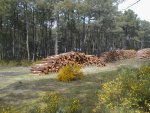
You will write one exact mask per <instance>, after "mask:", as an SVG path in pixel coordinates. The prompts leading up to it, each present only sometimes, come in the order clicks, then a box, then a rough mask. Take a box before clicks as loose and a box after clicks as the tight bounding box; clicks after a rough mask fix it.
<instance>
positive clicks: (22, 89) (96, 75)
mask: <svg viewBox="0 0 150 113" xmlns="http://www.w3.org/2000/svg"><path fill="white" fill-rule="evenodd" d="M145 62H147V60H126V61H119V62H115V63H110V64H108V66H106V67H104V68H95V67H94V68H93V67H90V68H89V67H88V68H85V69H83V71H84V73H85V76H84V78H83V79H82V80H78V81H73V82H69V83H64V82H58V81H57V80H56V74H49V75H47V76H35V75H31V74H30V73H29V72H28V71H27V70H28V69H29V68H26V69H24V68H21V67H20V68H18V67H12V68H2V67H1V68H0V73H2V72H3V73H4V72H8V71H9V72H17V73H16V75H13V76H12V75H11V74H10V75H9V74H8V75H1V76H0V103H1V104H11V105H14V106H16V107H17V111H19V112H20V111H21V113H23V111H25V109H26V108H27V107H28V106H30V105H32V104H33V103H34V102H36V100H37V98H38V97H40V96H41V95H43V94H44V93H45V92H56V93H57V94H58V95H60V96H61V97H62V98H77V99H79V100H80V103H81V106H82V113H91V112H92V111H91V110H92V109H93V108H94V107H95V103H96V101H97V93H98V91H99V90H100V85H101V84H102V83H104V82H106V81H110V80H112V79H114V78H115V76H116V75H117V73H118V69H119V68H121V67H131V68H132V67H138V66H140V65H142V64H143V63H144V64H145ZM21 72H26V73H25V74H22V73H21ZM102 113H103V112H102Z"/></svg>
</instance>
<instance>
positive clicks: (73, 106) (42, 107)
mask: <svg viewBox="0 0 150 113" xmlns="http://www.w3.org/2000/svg"><path fill="white" fill-rule="evenodd" d="M80 111H81V109H80V103H79V100H77V99H66V98H61V97H60V96H58V95H57V94H56V93H47V94H46V95H44V96H43V97H42V98H40V100H39V101H38V102H37V104H35V105H33V106H30V108H27V113H81V112H80Z"/></svg>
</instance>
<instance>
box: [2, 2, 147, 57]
mask: <svg viewBox="0 0 150 113" xmlns="http://www.w3.org/2000/svg"><path fill="white" fill-rule="evenodd" d="M121 2H123V0H0V60H13V59H16V60H21V59H28V60H36V59H39V58H43V57H46V56H48V55H54V54H58V53H62V52H68V51H82V52H85V53H87V54H94V55H100V54H101V53H102V52H104V51H110V50H113V49H136V50H137V49H140V48H146V47H150V22H148V21H143V20H140V19H139V18H138V17H137V15H136V14H135V13H134V12H133V11H132V10H126V11H124V12H120V11H118V5H119V4H120V3H121Z"/></svg>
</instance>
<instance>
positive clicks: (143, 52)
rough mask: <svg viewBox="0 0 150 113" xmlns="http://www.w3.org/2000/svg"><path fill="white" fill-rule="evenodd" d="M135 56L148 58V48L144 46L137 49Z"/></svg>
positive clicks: (149, 53) (149, 52)
mask: <svg viewBox="0 0 150 113" xmlns="http://www.w3.org/2000/svg"><path fill="white" fill-rule="evenodd" d="M137 58H140V59H142V58H150V48H145V49H141V50H139V51H137Z"/></svg>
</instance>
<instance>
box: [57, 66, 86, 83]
mask: <svg viewBox="0 0 150 113" xmlns="http://www.w3.org/2000/svg"><path fill="white" fill-rule="evenodd" d="M82 77H83V72H82V71H81V66H80V65H78V64H76V63H75V64H68V65H66V66H64V67H62V68H61V69H60V70H59V72H58V75H57V79H58V80H59V81H63V82H69V81H72V80H77V79H81V78H82Z"/></svg>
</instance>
